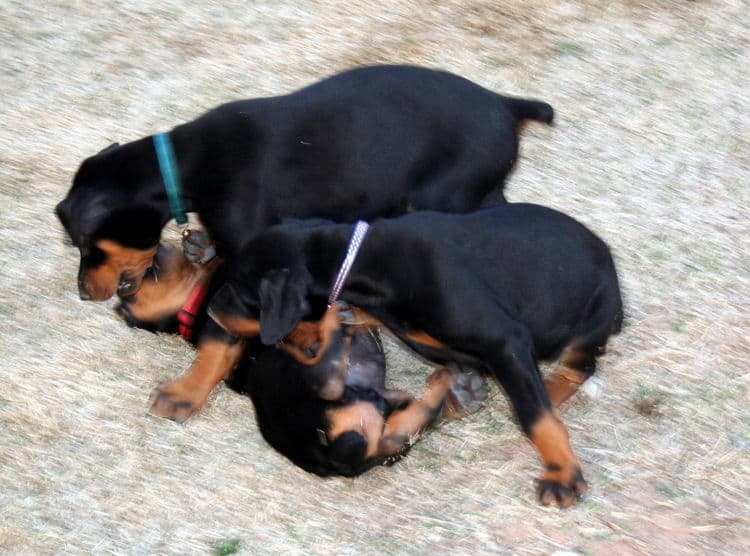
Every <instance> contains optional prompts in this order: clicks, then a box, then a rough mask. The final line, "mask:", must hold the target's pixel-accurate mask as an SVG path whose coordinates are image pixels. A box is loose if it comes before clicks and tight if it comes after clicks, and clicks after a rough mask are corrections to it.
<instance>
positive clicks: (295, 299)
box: [258, 267, 312, 346]
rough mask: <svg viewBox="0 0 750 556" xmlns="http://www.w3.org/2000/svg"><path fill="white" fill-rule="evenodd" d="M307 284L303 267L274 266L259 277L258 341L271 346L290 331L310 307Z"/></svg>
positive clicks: (307, 276) (309, 281)
mask: <svg viewBox="0 0 750 556" xmlns="http://www.w3.org/2000/svg"><path fill="white" fill-rule="evenodd" d="M311 283H312V277H311V276H310V273H309V272H308V271H307V269H306V268H304V267H299V268H295V269H288V268H282V269H274V270H270V271H268V272H267V273H266V274H265V275H264V276H263V278H262V279H261V281H260V286H259V288H258V290H259V291H258V297H259V300H260V340H261V342H263V343H264V344H265V345H267V346H270V345H273V344H275V343H277V342H279V341H281V340H282V339H284V338H285V337H286V336H288V335H289V334H290V333H291V332H292V331H293V330H294V328H295V327H296V326H297V324H299V321H300V320H302V317H304V316H305V315H306V314H307V313H308V311H309V310H310V305H309V304H308V303H307V288H308V287H309V286H310V284H311Z"/></svg>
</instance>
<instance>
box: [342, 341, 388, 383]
mask: <svg viewBox="0 0 750 556" xmlns="http://www.w3.org/2000/svg"><path fill="white" fill-rule="evenodd" d="M346 385H347V386H350V387H351V386H354V387H359V388H370V389H372V390H376V391H377V392H380V393H382V392H383V390H384V389H385V353H384V352H383V345H382V343H381V342H380V338H379V337H378V336H377V333H376V332H373V331H371V330H364V331H361V332H360V333H359V334H357V335H356V336H354V337H353V338H352V344H351V346H350V348H349V370H348V374H347V377H346Z"/></svg>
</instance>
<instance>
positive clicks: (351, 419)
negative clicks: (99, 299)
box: [117, 243, 486, 476]
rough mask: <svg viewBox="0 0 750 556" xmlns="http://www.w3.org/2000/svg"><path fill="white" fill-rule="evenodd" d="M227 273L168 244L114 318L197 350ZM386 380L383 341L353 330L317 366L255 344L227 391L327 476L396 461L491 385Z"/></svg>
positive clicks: (452, 378)
mask: <svg viewBox="0 0 750 556" xmlns="http://www.w3.org/2000/svg"><path fill="white" fill-rule="evenodd" d="M223 274H224V272H223V270H222V267H221V263H220V261H218V260H216V261H213V262H212V263H211V264H209V265H199V264H194V263H191V262H189V261H188V260H187V259H186V258H185V256H184V255H183V253H182V251H181V250H180V249H179V248H178V247H177V246H175V245H171V244H168V243H161V244H160V245H159V249H158V252H157V255H156V257H155V260H154V266H153V269H152V271H151V272H150V273H149V274H148V275H147V276H146V277H144V280H143V285H142V287H141V288H140V290H139V292H138V293H137V294H134V295H130V296H125V297H123V298H122V299H121V301H120V305H119V306H118V308H117V311H118V313H119V314H120V315H121V316H122V317H124V319H125V320H126V322H127V323H128V325H130V326H133V327H138V328H145V329H148V330H152V331H159V332H170V333H177V332H178V331H179V332H180V333H181V334H182V335H183V336H184V337H185V339H187V340H188V341H191V342H194V341H195V338H196V337H197V335H199V333H200V330H201V328H202V327H203V326H204V325H205V322H206V318H207V317H206V307H205V304H204V302H203V300H205V298H206V297H207V294H208V292H211V291H214V290H215V289H216V287H217V286H218V285H219V283H220V282H221V280H222V277H223ZM344 312H346V311H344ZM385 374H386V366H385V354H384V352H383V347H382V344H381V343H380V339H379V336H378V335H377V333H374V332H373V331H372V330H369V329H366V328H358V327H353V326H347V327H345V331H341V330H339V331H338V332H337V334H336V338H335V339H334V341H333V342H332V345H331V346H330V348H329V349H328V350H327V352H326V354H325V356H324V357H322V358H321V360H320V361H319V362H318V363H317V364H315V365H312V366H308V365H304V364H302V363H300V362H299V361H297V360H296V359H295V358H294V357H293V356H292V355H290V354H288V353H287V352H286V351H284V350H283V349H277V348H275V347H265V346H262V345H259V344H257V343H255V344H253V345H252V346H250V347H249V348H248V349H247V350H246V351H245V352H244V354H243V356H242V358H241V360H240V362H239V364H238V365H237V368H236V369H235V370H234V371H233V372H232V375H231V376H230V377H229V378H228V379H227V384H228V385H229V387H230V388H232V389H234V390H236V391H238V392H240V393H243V394H247V395H249V396H250V398H251V399H252V401H253V405H254V407H255V413H256V418H257V422H258V426H259V428H260V430H261V433H262V435H263V437H264V438H265V439H266V441H267V442H268V443H269V444H270V445H271V446H273V447H274V448H275V449H276V450H278V451H279V452H281V453H282V454H284V455H285V456H286V457H287V458H289V459H290V460H291V461H292V462H293V463H294V464H296V465H298V466H300V467H302V468H303V469H306V470H307V471H311V472H313V473H317V474H318V475H323V476H328V475H345V476H354V475H358V474H360V473H363V472H364V471H366V470H368V469H370V468H372V467H374V466H376V465H379V464H382V463H384V462H392V461H395V459H397V458H399V457H401V456H403V455H404V454H405V453H406V452H407V451H408V450H409V449H410V448H411V446H412V445H413V443H414V442H415V441H416V440H417V438H419V436H420V435H421V433H422V432H424V431H425V430H426V429H427V427H429V426H430V425H431V424H432V423H433V421H434V420H435V419H436V418H437V417H438V416H439V415H441V414H442V416H443V417H457V416H460V415H461V414H464V413H466V412H469V411H473V410H475V409H476V408H477V407H478V404H480V403H481V401H482V400H483V399H484V398H485V397H486V391H485V383H484V380H483V379H482V378H481V377H480V376H479V375H477V374H475V373H471V372H456V371H449V370H448V369H445V368H442V369H439V370H437V371H436V372H435V373H434V374H433V375H432V376H431V377H430V379H429V380H428V387H427V390H426V392H425V393H424V395H423V396H422V398H421V399H416V398H414V397H413V396H411V395H410V394H408V393H406V392H402V391H397V390H392V389H387V388H386V385H385ZM321 393H323V395H324V397H325V399H324V398H323V397H321V396H320V394H321Z"/></svg>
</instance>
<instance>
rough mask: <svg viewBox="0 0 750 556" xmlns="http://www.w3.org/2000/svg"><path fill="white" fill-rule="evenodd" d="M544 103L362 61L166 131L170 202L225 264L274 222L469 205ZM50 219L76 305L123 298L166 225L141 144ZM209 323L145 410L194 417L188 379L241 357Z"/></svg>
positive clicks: (86, 179) (79, 185) (148, 154)
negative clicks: (173, 194)
mask: <svg viewBox="0 0 750 556" xmlns="http://www.w3.org/2000/svg"><path fill="white" fill-rule="evenodd" d="M552 118H553V111H552V108H551V107H550V106H549V105H548V104H546V103H543V102H537V101H533V100H526V99H519V98H511V97H505V96H501V95H499V94H496V93H494V92H491V91H489V90H487V89H484V88H482V87H480V86H478V85H476V84H474V83H472V82H470V81H468V80H466V79H464V78H461V77H458V76H456V75H452V74H449V73H445V72H441V71H435V70H430V69H426V68H419V67H410V66H372V67H365V68H359V69H355V70H351V71H347V72H344V73H341V74H339V75H335V76H333V77H331V78H328V79H325V80H323V81H321V82H319V83H316V84H314V85H312V86H309V87H306V88H304V89H301V90H299V91H297V92H294V93H292V94H289V95H283V96H278V97H272V98H260V99H252V100H243V101H238V102H233V103H229V104H225V105H223V106H220V107H218V108H216V109H214V110H211V111H210V112H207V113H206V114H204V115H203V116H201V117H199V118H197V119H196V120H194V121H192V122H189V123H186V124H184V125H180V126H178V127H176V128H174V129H173V130H172V131H171V132H170V133H169V138H170V140H171V144H172V145H173V147H174V148H173V151H174V158H175V159H176V165H175V166H176V168H175V170H176V171H175V172H174V173H176V174H179V175H180V176H181V178H182V180H181V181H182V201H183V204H184V209H185V211H187V212H194V213H197V214H198V215H199V217H200V219H201V221H202V222H203V224H204V225H205V227H206V228H207V230H208V232H209V233H210V235H211V236H212V237H213V238H214V240H215V241H216V247H217V251H218V254H219V255H220V256H222V257H224V258H227V259H231V258H233V257H234V256H235V255H236V254H237V253H238V252H239V251H240V249H241V248H242V247H243V246H244V245H245V244H246V243H247V242H248V241H249V240H250V239H252V238H253V237H254V236H255V235H256V234H258V233H259V232H261V231H263V230H264V229H266V228H267V227H268V226H271V225H273V224H276V223H278V222H280V221H281V220H282V219H283V218H286V217H294V218H309V217H322V218H328V219H331V220H334V221H339V222H353V221H355V220H357V219H360V218H362V219H371V218H375V217H379V216H392V215H398V214H403V213H405V212H408V211H412V210H419V209H432V210H442V211H447V212H463V211H469V210H474V209H476V208H478V207H479V206H480V205H481V204H482V203H483V202H486V200H487V198H488V195H490V193H493V192H494V194H495V195H494V200H502V184H503V181H504V179H505V177H506V175H507V174H508V172H509V171H510V170H511V168H512V167H513V165H514V163H515V161H516V158H517V155H518V127H519V125H520V124H522V123H523V122H524V121H525V120H529V119H531V120H538V121H542V122H547V123H549V122H551V121H552ZM56 212H57V215H58V217H59V218H60V220H61V222H62V223H63V225H64V227H65V229H66V231H67V233H68V235H69V236H70V239H71V240H72V242H73V244H74V245H75V246H76V247H78V249H79V250H80V269H79V274H78V288H79V291H80V295H81V298H82V299H91V300H104V299H108V298H109V297H111V296H112V295H114V293H115V292H116V291H118V289H119V291H120V293H122V294H123V295H127V294H131V293H135V292H137V291H138V288H139V287H140V283H141V280H142V278H143V276H144V274H145V273H146V272H147V271H148V269H149V268H150V267H151V264H152V261H153V257H154V254H155V253H156V250H157V244H158V241H159V238H160V233H161V230H162V227H163V226H164V224H165V223H166V222H167V221H169V220H170V218H172V214H171V211H170V206H169V201H168V197H167V193H166V190H165V184H164V178H163V176H162V172H161V171H160V165H159V161H158V159H157V155H156V151H155V147H154V137H146V138H143V139H140V140H138V141H134V142H132V143H128V144H125V145H112V146H111V147H109V148H107V149H105V150H103V151H102V152H100V153H99V154H97V155H95V156H92V157H91V158H89V159H87V160H85V161H84V162H83V163H82V164H81V166H80V168H79V169H78V172H77V173H76V176H75V178H74V180H73V186H72V187H71V189H70V191H69V192H68V195H67V197H66V198H65V199H64V200H63V201H62V202H61V203H60V204H59V205H58V206H57V210H56ZM226 341H227V338H226V337H225V336H224V335H223V333H222V331H221V330H220V329H218V328H215V327H212V326H210V325H209V326H208V327H206V329H205V330H204V332H203V339H202V340H201V341H200V345H199V351H200V355H199V356H198V357H197V358H196V361H195V363H194V364H193V365H192V366H191V368H190V369H189V371H188V372H187V373H186V375H185V376H183V377H181V378H180V379H177V380H175V381H174V382H172V383H170V384H168V385H164V386H162V387H161V389H160V392H159V393H160V395H159V396H158V397H156V400H155V405H154V407H153V411H154V412H155V413H156V414H158V415H161V416H164V417H169V418H174V417H175V414H176V412H177V411H178V409H177V408H178V407H185V406H186V405H187V406H190V407H191V411H197V410H198V409H199V408H200V407H201V406H202V405H203V404H204V402H205V399H206V396H207V395H208V391H202V390H199V389H197V388H195V384H196V381H195V380H194V379H193V378H192V376H193V375H194V374H198V375H210V376H212V377H214V379H215V380H221V379H223V378H224V377H226V375H227V372H228V369H229V368H231V367H232V366H233V365H234V364H235V363H236V362H237V360H238V358H239V356H240V354H241V349H240V348H239V347H237V348H236V349H234V350H232V351H231V352H230V353H228V352H226V351H223V350H222V349H221V345H223V344H224V343H226Z"/></svg>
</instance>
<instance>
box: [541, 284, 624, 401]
mask: <svg viewBox="0 0 750 556" xmlns="http://www.w3.org/2000/svg"><path fill="white" fill-rule="evenodd" d="M612 284H614V285H615V286H616V284H617V283H616V280H615V281H613V282H611V283H610V284H609V285H612ZM588 309H589V311H588V313H590V315H589V318H588V319H586V320H585V323H584V325H582V326H581V327H580V331H579V333H578V334H577V335H576V337H575V338H574V339H573V340H572V341H571V342H569V343H568V345H567V346H565V348H564V349H563V351H562V354H561V355H560V357H559V359H558V362H557V366H556V368H555V370H554V372H553V373H552V374H551V375H550V376H549V377H548V378H547V379H546V380H545V381H544V385H545V386H546V388H547V392H548V393H549V398H550V401H551V402H552V405H553V406H554V407H560V404H562V403H563V402H565V400H567V399H568V398H570V397H571V396H572V395H573V394H575V393H576V392H577V391H578V388H580V387H581V385H582V384H583V383H584V382H586V381H587V380H588V379H589V378H591V377H592V376H593V375H594V373H595V372H596V358H597V357H598V356H599V355H601V354H602V353H604V349H605V346H606V345H607V340H608V339H609V336H610V335H611V334H613V333H614V332H618V331H619V330H620V326H621V322H622V303H621V301H620V295H619V290H617V289H616V288H603V289H602V290H601V291H599V292H597V294H596V295H594V297H593V298H592V301H591V303H590V306H589V308H588Z"/></svg>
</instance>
